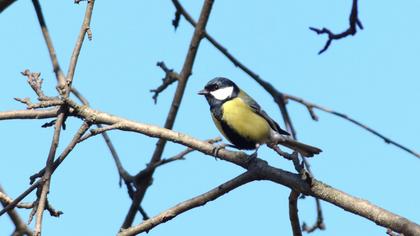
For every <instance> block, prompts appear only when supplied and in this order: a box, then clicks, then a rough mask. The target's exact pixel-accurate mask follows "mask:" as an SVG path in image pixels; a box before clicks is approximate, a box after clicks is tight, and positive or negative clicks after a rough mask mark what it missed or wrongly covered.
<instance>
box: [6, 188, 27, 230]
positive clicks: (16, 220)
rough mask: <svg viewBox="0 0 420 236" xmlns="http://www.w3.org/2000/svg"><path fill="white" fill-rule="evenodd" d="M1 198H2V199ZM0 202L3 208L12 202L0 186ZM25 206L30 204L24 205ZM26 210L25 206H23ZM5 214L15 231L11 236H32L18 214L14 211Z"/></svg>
mask: <svg viewBox="0 0 420 236" xmlns="http://www.w3.org/2000/svg"><path fill="white" fill-rule="evenodd" d="M2 196H3V197H2ZM0 202H1V204H2V205H3V207H6V206H7V204H9V202H12V200H11V199H10V198H9V197H8V196H7V195H6V194H5V191H4V189H3V187H2V186H1V185H0ZM25 205H27V206H29V205H31V204H25ZM19 206H24V205H23V204H19V205H18V207H19ZM24 207H25V208H26V206H24ZM7 214H8V215H9V217H10V219H11V220H12V222H13V224H14V225H15V231H14V232H13V234H12V235H28V236H33V235H34V234H33V232H32V230H30V229H29V227H28V226H27V225H26V224H25V222H24V221H23V220H22V218H21V217H20V216H19V214H18V213H17V212H16V211H15V210H11V211H8V212H7Z"/></svg>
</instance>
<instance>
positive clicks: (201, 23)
mask: <svg viewBox="0 0 420 236" xmlns="http://www.w3.org/2000/svg"><path fill="white" fill-rule="evenodd" d="M212 5H213V0H206V1H205V2H204V4H203V7H202V9H201V13H200V18H199V20H198V24H197V27H195V30H194V34H193V36H192V39H191V42H190V46H189V49H188V53H187V56H186V58H185V61H184V65H183V67H182V70H181V73H180V74H179V81H178V84H177V88H176V91H175V95H174V98H173V100H172V104H171V107H170V109H169V112H168V115H167V118H166V121H165V125H164V127H165V128H167V129H172V127H173V125H174V123H175V118H176V116H177V114H178V109H179V107H180V105H181V101H182V97H183V95H184V91H185V87H186V85H187V82H188V78H189V76H190V75H191V72H192V67H193V64H194V60H195V56H196V55H197V51H198V47H199V45H200V42H201V39H202V37H203V33H204V30H205V27H206V24H207V21H208V18H209V16H210V11H211V8H212ZM165 145H166V139H159V140H158V142H157V143H156V148H155V151H154V152H153V155H152V158H151V160H150V162H149V165H153V163H156V162H158V161H159V160H160V159H161V157H162V153H163V150H164V149H165ZM153 173H154V171H153V170H152V171H151V172H150V175H149V176H147V177H145V178H142V179H140V180H139V182H138V183H136V187H137V191H136V192H135V196H134V197H133V202H132V204H131V206H130V209H129V211H128V213H127V215H126V218H125V220H124V222H123V224H122V226H121V228H128V227H129V226H131V225H132V223H133V220H134V217H135V213H136V211H137V209H138V206H139V205H140V203H141V201H142V200H143V197H144V194H145V192H146V191H147V188H148V187H149V186H150V185H151V180H152V176H153Z"/></svg>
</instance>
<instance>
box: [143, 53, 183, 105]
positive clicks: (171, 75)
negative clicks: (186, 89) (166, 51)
mask: <svg viewBox="0 0 420 236" xmlns="http://www.w3.org/2000/svg"><path fill="white" fill-rule="evenodd" d="M157 66H159V67H160V68H162V70H163V71H164V72H165V77H163V79H162V84H161V85H159V87H157V88H155V89H151V90H150V92H152V93H154V94H153V97H152V98H153V101H154V102H155V104H156V103H157V99H158V96H159V94H160V93H161V92H163V91H164V90H165V89H166V88H167V87H168V86H169V85H171V84H173V83H174V82H175V81H177V80H179V74H178V73H176V72H174V70H173V69H169V68H168V67H167V66H166V65H165V63H164V62H163V61H160V62H158V63H157Z"/></svg>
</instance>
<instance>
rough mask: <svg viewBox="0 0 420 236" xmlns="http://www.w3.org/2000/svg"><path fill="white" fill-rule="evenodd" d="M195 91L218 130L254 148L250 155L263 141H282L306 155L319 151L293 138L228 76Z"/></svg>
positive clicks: (236, 142)
mask: <svg viewBox="0 0 420 236" xmlns="http://www.w3.org/2000/svg"><path fill="white" fill-rule="evenodd" d="M198 94H199V95H204V96H205V98H206V99H207V102H208V103H209V105H210V112H211V116H212V118H213V121H214V123H215V125H216V127H217V128H218V130H219V131H220V132H221V133H222V134H223V136H224V137H225V138H227V139H228V140H229V142H231V143H232V144H233V146H234V147H236V148H238V149H245V150H252V149H256V151H255V153H254V154H253V155H256V154H257V151H258V148H259V147H260V145H262V144H267V145H269V146H271V145H277V144H281V145H284V146H286V147H288V148H290V149H293V150H295V151H297V152H299V153H300V154H301V155H303V156H306V157H312V156H313V155H315V154H319V153H320V152H321V149H319V148H317V147H313V146H310V145H307V144H304V143H300V142H298V141H296V140H294V139H292V138H291V137H290V134H289V133H288V132H286V131H285V130H282V129H281V128H280V126H279V125H278V124H277V123H276V122H275V121H274V120H273V119H271V118H270V117H269V116H268V115H267V113H266V112H265V111H264V110H262V109H261V107H260V105H258V103H257V102H256V101H255V100H254V99H252V98H251V97H250V96H249V95H248V94H246V93H245V92H244V91H243V90H241V89H240V88H239V87H238V86H237V85H236V84H235V83H234V82H232V81H231V80H229V79H227V78H223V77H217V78H214V79H212V80H210V81H209V82H208V83H207V85H206V86H205V87H204V89H203V90H201V91H199V92H198Z"/></svg>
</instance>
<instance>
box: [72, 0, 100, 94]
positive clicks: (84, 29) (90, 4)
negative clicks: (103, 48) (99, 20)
mask: <svg viewBox="0 0 420 236" xmlns="http://www.w3.org/2000/svg"><path fill="white" fill-rule="evenodd" d="M94 4H95V0H88V1H87V6H86V12H85V17H84V18H83V23H82V26H81V29H80V33H79V36H78V38H77V40H76V45H75V46H74V49H73V53H72V55H71V58H70V64H69V70H68V72H67V78H66V83H67V85H68V87H71V84H72V82H73V77H74V71H75V70H76V65H77V60H78V58H79V55H80V50H81V49H82V45H83V41H84V39H85V35H86V33H87V32H88V31H89V30H90V20H91V19H92V11H93V5H94ZM89 40H91V36H90V37H89ZM69 92H70V90H68V91H67V94H68V93H69Z"/></svg>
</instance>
